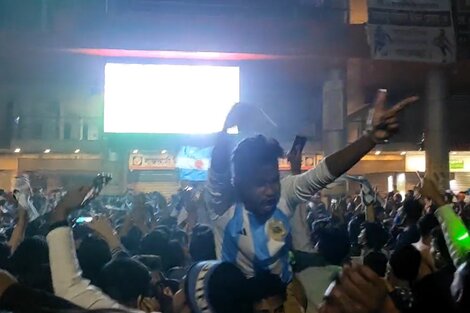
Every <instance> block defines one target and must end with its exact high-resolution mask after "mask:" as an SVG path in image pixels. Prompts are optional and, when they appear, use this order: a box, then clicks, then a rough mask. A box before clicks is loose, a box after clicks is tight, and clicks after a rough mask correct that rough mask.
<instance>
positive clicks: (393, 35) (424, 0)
mask: <svg viewBox="0 0 470 313" xmlns="http://www.w3.org/2000/svg"><path fill="white" fill-rule="evenodd" d="M368 12H369V22H368V26H367V34H368V40H369V44H370V47H371V55H372V57H373V58H374V59H379V60H400V61H415V62H431V63H451V62H454V61H455V59H456V50H457V46H456V42H455V34H454V30H453V26H452V10H451V4H450V0H413V1H410V0H368Z"/></svg>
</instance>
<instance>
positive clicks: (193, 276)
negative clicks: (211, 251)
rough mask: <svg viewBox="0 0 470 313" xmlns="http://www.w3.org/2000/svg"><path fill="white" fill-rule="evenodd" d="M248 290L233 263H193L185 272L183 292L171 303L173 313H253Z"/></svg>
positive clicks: (243, 277)
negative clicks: (186, 272) (186, 273)
mask: <svg viewBox="0 0 470 313" xmlns="http://www.w3.org/2000/svg"><path fill="white" fill-rule="evenodd" d="M247 287H248V284H247V280H246V278H245V276H244V275H243V273H242V272H241V271H240V269H239V268H238V267H237V266H236V265H234V264H232V263H228V262H219V261H204V262H199V263H196V264H194V265H193V266H192V267H191V268H190V269H189V270H188V275H187V276H186V279H185V281H184V287H183V289H182V290H180V291H178V293H177V294H176V295H175V297H174V299H173V312H175V313H182V312H192V313H202V312H211V313H245V312H252V305H253V301H252V300H251V299H252V297H251V296H250V295H249V292H248V288H247Z"/></svg>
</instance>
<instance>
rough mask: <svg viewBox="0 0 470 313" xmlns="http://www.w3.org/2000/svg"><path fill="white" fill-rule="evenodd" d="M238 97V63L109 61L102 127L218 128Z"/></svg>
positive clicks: (179, 131)
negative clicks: (175, 63)
mask: <svg viewBox="0 0 470 313" xmlns="http://www.w3.org/2000/svg"><path fill="white" fill-rule="evenodd" d="M239 97H240V69H239V68H238V67H233V66H205V65H162V64H118V63H107V64H106V67H105V86H104V131H105V132H107V133H147V134H149V133H154V134H209V133H214V132H217V131H219V130H221V128H222V126H223V123H224V120H225V117H226V116H227V114H228V112H229V111H230V109H231V107H232V106H233V105H234V104H235V103H237V102H238V101H239V100H240V99H239Z"/></svg>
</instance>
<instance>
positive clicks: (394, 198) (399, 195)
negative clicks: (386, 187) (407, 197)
mask: <svg viewBox="0 0 470 313" xmlns="http://www.w3.org/2000/svg"><path fill="white" fill-rule="evenodd" d="M393 201H395V203H396V204H400V203H401V202H402V201H403V198H402V196H401V194H400V193H399V192H397V193H396V194H395V195H394V196H393Z"/></svg>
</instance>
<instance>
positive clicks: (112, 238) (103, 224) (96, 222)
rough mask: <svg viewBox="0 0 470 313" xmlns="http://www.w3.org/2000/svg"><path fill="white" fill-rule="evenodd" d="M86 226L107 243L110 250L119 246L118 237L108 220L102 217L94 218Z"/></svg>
mask: <svg viewBox="0 0 470 313" xmlns="http://www.w3.org/2000/svg"><path fill="white" fill-rule="evenodd" d="M87 226H88V227H89V228H91V229H92V230H94V231H95V232H96V233H97V234H98V235H100V236H101V237H102V238H103V239H104V240H105V241H106V242H107V243H108V245H109V247H110V248H111V250H113V249H115V248H119V247H120V246H121V242H120V240H119V236H118V235H117V233H116V231H115V230H114V227H113V225H112V224H111V221H110V220H109V218H107V217H105V216H102V215H98V216H95V217H94V218H93V220H92V221H91V222H90V223H88V224H87Z"/></svg>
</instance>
